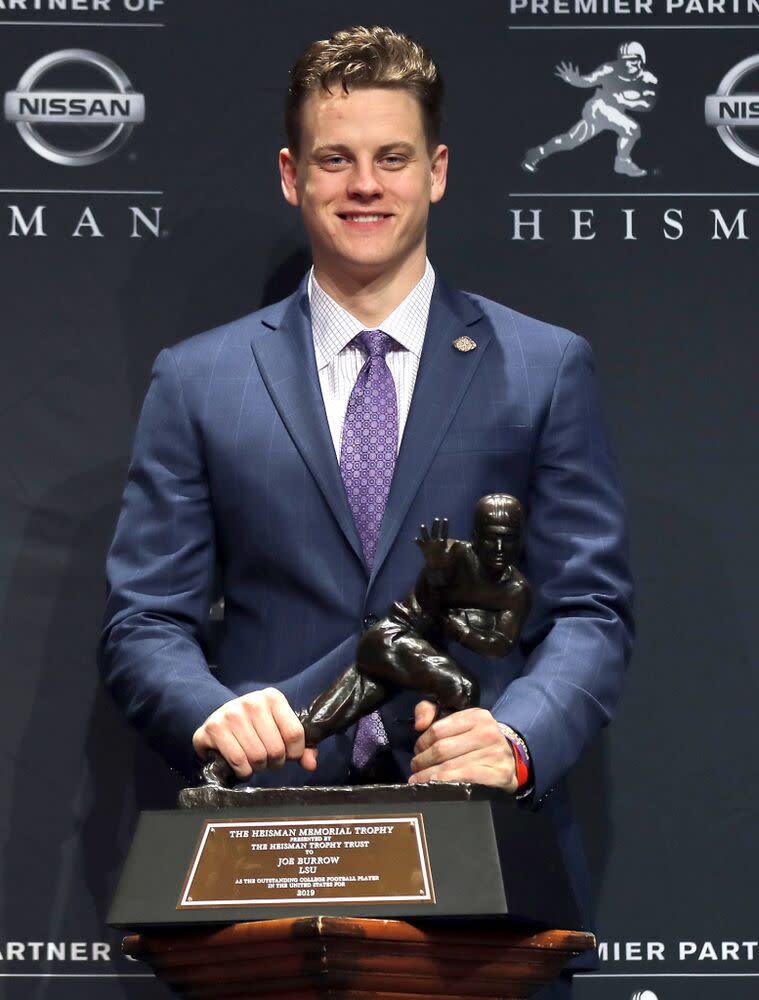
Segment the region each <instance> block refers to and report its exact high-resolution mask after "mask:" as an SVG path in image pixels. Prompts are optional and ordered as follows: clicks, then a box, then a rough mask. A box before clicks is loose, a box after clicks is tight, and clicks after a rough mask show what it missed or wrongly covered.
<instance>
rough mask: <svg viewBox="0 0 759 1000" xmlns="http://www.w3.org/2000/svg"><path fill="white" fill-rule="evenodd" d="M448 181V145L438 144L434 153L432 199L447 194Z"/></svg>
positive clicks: (437, 199)
mask: <svg viewBox="0 0 759 1000" xmlns="http://www.w3.org/2000/svg"><path fill="white" fill-rule="evenodd" d="M447 181H448V147H447V146H443V145H440V146H437V147H436V148H435V151H434V153H433V154H432V190H431V192H430V201H431V202H433V203H434V202H436V201H440V199H441V198H442V197H443V195H444V194H445V186H446V183H447Z"/></svg>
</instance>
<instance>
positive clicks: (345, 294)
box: [314, 254, 426, 330]
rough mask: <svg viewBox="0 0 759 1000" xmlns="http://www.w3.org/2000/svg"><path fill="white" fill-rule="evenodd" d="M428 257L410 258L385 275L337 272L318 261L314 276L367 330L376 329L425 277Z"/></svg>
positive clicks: (315, 263) (383, 273) (387, 271)
mask: <svg viewBox="0 0 759 1000" xmlns="http://www.w3.org/2000/svg"><path fill="white" fill-rule="evenodd" d="M425 266H426V256H425V255H424V254H422V255H421V258H420V259H419V260H418V261H414V262H413V265H410V262H408V261H406V262H404V264H403V265H402V266H401V267H400V268H399V269H397V270H395V269H392V270H385V271H383V272H382V273H381V274H375V275H368V274H355V273H347V272H346V273H336V272H335V271H334V270H332V269H331V268H324V267H320V266H319V264H318V263H317V262H316V261H315V262H314V276H315V278H316V280H317V281H318V282H319V286H320V288H322V289H323V291H325V292H326V293H327V295H329V296H330V297H331V298H333V299H334V300H335V302H337V303H338V304H339V305H341V306H342V307H343V309H345V310H347V311H348V312H349V313H350V314H351V316H355V317H356V319H357V320H359V321H360V322H361V323H363V324H364V325H365V326H366V328H367V330H372V329H376V328H377V327H378V326H379V325H380V323H382V322H383V320H386V319H387V317H388V316H389V315H390V314H391V313H392V312H393V310H394V309H396V308H397V307H398V306H399V305H400V304H401V302H403V300H404V299H405V298H406V296H407V295H408V294H409V293H410V292H411V291H412V290H413V289H414V288H415V287H416V286H417V285H418V284H419V282H420V281H421V280H422V277H423V276H424V269H425Z"/></svg>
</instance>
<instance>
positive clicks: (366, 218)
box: [345, 215, 385, 222]
mask: <svg viewBox="0 0 759 1000" xmlns="http://www.w3.org/2000/svg"><path fill="white" fill-rule="evenodd" d="M345 218H346V219H347V220H348V222H379V221H380V219H384V218H385V216H384V215H346V216H345Z"/></svg>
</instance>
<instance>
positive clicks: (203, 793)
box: [177, 781, 510, 809]
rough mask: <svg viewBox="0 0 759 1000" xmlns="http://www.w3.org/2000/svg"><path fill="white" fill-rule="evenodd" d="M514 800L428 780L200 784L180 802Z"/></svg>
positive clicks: (204, 805) (480, 788) (223, 805)
mask: <svg viewBox="0 0 759 1000" xmlns="http://www.w3.org/2000/svg"><path fill="white" fill-rule="evenodd" d="M493 800H501V801H503V802H506V801H510V796H509V795H507V793H506V792H501V791H499V790H498V789H495V788H489V787H487V786H485V785H475V784H472V783H471V782H466V781H462V782H452V781H428V782H424V783H421V784H414V785H409V784H397V785H373V784H372V785H306V786H304V787H298V788H255V787H251V786H247V787H243V788H223V787H221V786H220V785H200V786H199V787H197V788H183V789H182V790H181V792H180V793H179V796H178V799H177V804H178V806H179V808H180V809H236V808H238V807H239V808H241V809H257V808H259V807H268V806H287V807H288V808H289V807H292V806H297V807H298V809H302V808H305V809H307V808H308V807H309V806H314V805H341V806H348V807H349V808H350V807H352V806H354V805H359V804H360V805H374V804H376V803H388V804H394V803H398V805H406V804H413V803H415V802H470V801H473V802H483V801H493Z"/></svg>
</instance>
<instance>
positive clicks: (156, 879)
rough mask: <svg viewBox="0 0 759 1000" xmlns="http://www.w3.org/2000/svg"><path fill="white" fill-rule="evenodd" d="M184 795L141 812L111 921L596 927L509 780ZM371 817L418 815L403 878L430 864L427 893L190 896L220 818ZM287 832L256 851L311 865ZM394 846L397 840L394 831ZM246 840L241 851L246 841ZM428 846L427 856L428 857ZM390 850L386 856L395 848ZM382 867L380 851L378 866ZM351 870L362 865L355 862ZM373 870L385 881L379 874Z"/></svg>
mask: <svg viewBox="0 0 759 1000" xmlns="http://www.w3.org/2000/svg"><path fill="white" fill-rule="evenodd" d="M183 795H184V796H185V801H184V802H183V806H184V808H182V809H179V810H173V811H155V812H143V813H142V814H141V816H140V819H139V823H138V826H137V830H136V832H135V836H134V839H133V841H132V845H131V848H130V851H129V855H128V857H127V861H126V864H125V867H124V871H123V873H122V877H121V881H120V884H119V886H118V889H117V892H116V896H115V898H114V901H113V905H112V907H111V911H110V913H109V917H108V923H109V925H110V926H113V927H120V928H128V929H131V930H147V929H158V928H160V929H169V928H172V927H175V928H180V927H190V926H200V925H203V926H209V925H221V924H231V923H236V922H239V921H251V920H254V921H255V920H272V919H277V918H292V917H313V916H316V915H328V916H334V917H349V916H356V917H358V916H363V917H367V916H370V917H373V918H375V917H382V918H394V919H400V920H413V921H417V920H419V919H420V918H445V919H448V920H450V919H452V918H460V917H461V918H467V919H474V918H499V917H509V918H516V919H518V920H520V921H529V922H534V923H535V924H536V925H540V926H544V927H563V928H567V929H574V930H585V928H583V927H582V926H581V922H580V918H579V915H578V908H577V905H576V901H575V899H574V896H573V893H572V890H571V888H570V884H569V881H568V878H567V875H566V871H565V868H564V865H563V862H562V859H561V856H560V852H559V848H558V845H557V842H556V838H555V835H554V831H553V828H552V826H551V824H550V822H549V821H548V820H547V819H546V818H545V817H544V816H542V815H541V814H540V813H535V812H531V811H529V810H527V809H524V808H520V807H519V805H518V804H517V803H516V802H515V801H514V800H513V799H512V798H511V797H510V796H508V795H506V794H505V793H502V792H499V791H498V790H495V789H492V788H488V787H486V786H483V785H473V784H467V783H461V784H453V783H448V782H431V783H429V784H418V785H408V784H403V785H374V786H338V787H304V788H265V789H264V788H259V789H255V788H245V789H224V788H219V787H217V788H211V787H204V788H200V789H188V790H185V792H183ZM188 796H189V797H188ZM414 817H416V819H414ZM364 820H366V821H371V820H374V821H375V823H374V824H373V826H372V825H369V826H366V824H365V826H364V828H366V829H371V828H375V829H376V828H377V827H378V826H379V827H383V826H388V827H389V826H393V825H394V824H395V823H402V822H412V823H416V824H417V829H418V830H419V831H420V835H419V837H418V838H417V840H418V841H419V844H420V854H419V856H417V855H416V854H415V850H416V848H414V849H413V850H407V851H406V854H408V857H404V856H403V852H401V853H400V854H397V856H395V857H394V858H393V859H392V860H393V865H394V867H397V870H398V871H399V872H401V874H402V876H403V877H404V878H405V876H406V873H408V874H409V876H411V875H414V876H417V877H418V875H419V868H420V866H421V867H424V866H425V864H426V869H427V871H426V876H427V877H426V880H425V885H428V887H429V891H428V893H427V896H426V898H424V899H423V900H421V901H420V900H417V899H410V898H408V896H407V897H406V898H405V899H404V898H400V896H401V895H402V894H400V893H397V892H395V895H394V890H391V889H390V885H391V883H392V882H393V879H392V878H388V879H387V885H388V889H387V893H386V894H385V892H384V891H383V890H382V889H375V890H373V891H374V893H375V895H374V896H373V897H372V898H371V899H367V898H364V899H362V900H360V901H359V900H357V901H351V900H344V899H340V900H331V901H330V900H329V899H327V898H325V896H327V897H329V896H330V893H328V892H326V893H325V891H324V890H321V891H319V890H317V891H315V892H314V893H313V898H308V897H306V898H298V899H280V900H277V901H272V900H271V899H263V900H260V899H259V900H256V901H254V902H251V901H247V902H245V903H234V904H233V903H231V902H230V900H228V899H225V900H219V899H216V900H214V899H211V900H210V901H209V902H208V903H205V902H202V903H201V902H199V901H198V899H197V898H193V899H192V902H191V903H188V902H187V898H188V886H189V885H190V881H191V878H192V877H193V872H194V871H195V867H194V866H196V859H197V855H198V849H199V844H200V843H201V842H203V843H204V842H205V841H203V838H204V837H206V838H207V837H208V834H207V833H206V832H204V831H206V830H207V828H208V827H209V825H210V826H216V827H217V828H222V827H224V829H223V830H222V833H223V834H224V835H225V836H226V835H227V834H228V830H229V829H231V828H232V827H234V826H235V824H238V825H240V828H243V827H245V825H246V824H247V826H248V827H250V828H251V829H253V828H255V829H256V830H257V831H260V832H257V833H256V834H255V836H260V834H261V833H266V832H267V831H266V827H267V826H272V827H273V828H276V829H287V830H288V832H289V833H292V832H293V828H294V827H295V826H296V825H297V824H309V823H310V824H311V825H312V826H311V828H312V829H317V828H318V829H322V824H327V823H330V824H337V825H338V826H339V825H340V823H341V822H342V823H345V824H354V826H353V827H351V829H359V830H360V829H362V827H361V826H355V824H357V823H363V822H364ZM288 828H290V829H288ZM213 832H215V831H213ZM297 832H302V830H300V829H299V830H298V831H297ZM229 835H230V836H233V835H234V836H239V835H240V834H231V833H229ZM244 835H245V836H246V837H247V836H248V834H244ZM251 836H252V835H251ZM281 839H282V838H278V837H274V838H272V842H271V843H269V844H267V845H266V846H265V847H264V848H258V847H257V848H253V850H263V851H264V853H265V854H266V855H267V858H271V861H270V862H269V863H270V864H271V863H275V864H279V865H282V866H283V867H282V869H281V871H283V872H285V873H287V874H288V875H289V874H291V873H293V874H296V873H297V871H298V870H300V869H299V868H298V867H297V866H296V867H291V868H285V867H284V866H285V865H290V866H293V865H295V863H296V861H298V862H299V861H302V860H303V859H299V858H297V857H296V856H295V855H293V860H292V861H289V860H286V861H284V860H281V859H278V858H274V857H273V855H272V854H271V851H273V850H275V849H278V848H282V847H283V844H282V843H277V842H276V841H277V840H280V841H281ZM333 844H334V842H333ZM354 844H355V842H354ZM246 846H247V847H250V844H247V845H246ZM312 846H313V845H312ZM351 846H353V845H351ZM422 846H423V850H422ZM388 848H389V849H390V850H391V851H392V850H396V848H394V847H393V844H392V842H391V841H388ZM235 850H239V844H237V843H236V844H235ZM288 850H289V851H291V852H292V851H294V850H295V848H288V847H286V846H285V847H284V851H285V854H283V857H286V856H287V855H286V852H287V851H288ZM300 853H303V852H300ZM319 853H324V854H334V856H336V857H338V858H339V862H335V864H336V865H337V867H336V868H334V869H330V876H329V877H333V876H332V875H331V871H340V866H341V865H343V864H345V865H346V866H348V865H351V864H353V863H354V861H355V860H356V854H355V852H353V853H351V852H346V851H344V850H340V849H335V848H334V847H332V848H329V849H328V850H325V851H323V852H319V851H317V854H319ZM411 855H413V857H412V856H411ZM422 855H424V861H420V858H421V857H422ZM236 856H241V857H243V860H244V863H245V864H248V863H252V862H250V858H251V857H254V858H255V859H256V862H257V861H258V859H259V857H260V856H259V855H248V854H245V853H243V854H242V855H236ZM377 858H378V859H379V858H380V855H379V853H378V855H377ZM380 860H382V861H383V863H384V864H385V867H387V856H386V852H385V854H383V856H382V859H380ZM365 864H366V865H367V866H368V867H367V869H366V870H367V871H371V870H374V869H373V868H372V865H374V859H373V858H372V857H370V856H367V859H366V862H365ZM381 867H382V865H380V864H379V860H378V867H377V870H380V868H381ZM217 868H218V866H217ZM359 868H360V865H359ZM304 870H308V869H304ZM345 870H357V869H355V866H354V868H352V869H348V868H346V869H345ZM247 874H251V872H247ZM233 875H234V872H233V871H232V872H231V874H230V876H229V877H227V876H226V875H225V876H224V877H225V878H226V882H224V883H223V884H224V885H227V884H231V882H233V881H234V878H233V877H232V876H233ZM320 876H321V870H319V876H318V877H320ZM336 877H339V876H336ZM369 877H373V878H375V881H376V876H369ZM304 878H305V879H306V881H304V883H303V884H304V885H308V884H317V883H314V882H309V881H308V879H313V878H314V876H304ZM246 881H250V882H252V881H255V880H254V879H252V878H251V879H248V880H246ZM258 881H260V879H259V880H258ZM291 881H292V879H291ZM212 895H213V894H212ZM264 895H266V894H264ZM269 895H271V893H270V894H269Z"/></svg>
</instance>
